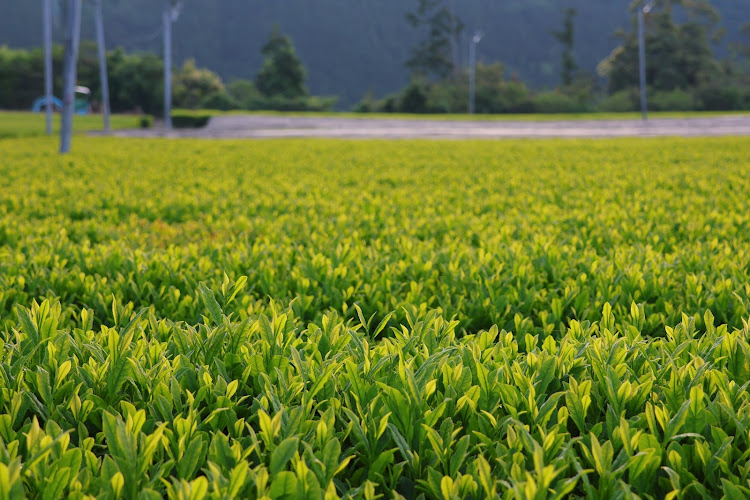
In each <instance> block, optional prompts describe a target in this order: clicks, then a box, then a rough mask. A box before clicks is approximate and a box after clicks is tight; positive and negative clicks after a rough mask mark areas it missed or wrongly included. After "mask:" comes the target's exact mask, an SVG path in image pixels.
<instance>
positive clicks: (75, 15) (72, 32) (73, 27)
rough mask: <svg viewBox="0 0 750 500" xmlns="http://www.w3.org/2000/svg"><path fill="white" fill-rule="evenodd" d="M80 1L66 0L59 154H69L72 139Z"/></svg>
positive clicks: (79, 29)
mask: <svg viewBox="0 0 750 500" xmlns="http://www.w3.org/2000/svg"><path fill="white" fill-rule="evenodd" d="M81 4H82V0H67V2H66V14H65V62H64V70H63V110H62V125H61V126H60V153H63V154H65V153H69V152H70V144H71V142H72V138H73V113H74V112H75V91H76V90H75V88H76V65H77V63H78V44H79V41H80V36H81Z"/></svg>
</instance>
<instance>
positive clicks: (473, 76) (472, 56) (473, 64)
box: [469, 31, 484, 115]
mask: <svg viewBox="0 0 750 500" xmlns="http://www.w3.org/2000/svg"><path fill="white" fill-rule="evenodd" d="M483 36H484V34H483V33H482V32H481V31H477V32H476V33H475V34H474V38H472V39H471V42H470V44H469V65H470V68H469V114H470V115H473V114H474V110H475V107H476V83H477V82H476V80H477V44H478V43H479V42H481V41H482V37H483Z"/></svg>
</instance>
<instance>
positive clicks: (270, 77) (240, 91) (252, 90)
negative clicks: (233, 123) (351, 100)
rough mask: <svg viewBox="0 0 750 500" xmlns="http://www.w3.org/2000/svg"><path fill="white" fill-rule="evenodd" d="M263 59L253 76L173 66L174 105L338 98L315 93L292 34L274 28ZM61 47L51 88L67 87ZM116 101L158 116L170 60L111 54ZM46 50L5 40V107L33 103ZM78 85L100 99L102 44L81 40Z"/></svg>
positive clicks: (0, 103)
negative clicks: (230, 77)
mask: <svg viewBox="0 0 750 500" xmlns="http://www.w3.org/2000/svg"><path fill="white" fill-rule="evenodd" d="M262 52H263V56H264V60H265V62H264V65H263V67H262V68H261V70H260V72H259V73H258V75H257V77H256V79H255V81H250V80H233V81H232V82H230V83H228V84H225V83H224V82H223V81H222V79H221V78H220V77H219V75H217V74H216V73H214V72H212V71H210V70H208V69H205V68H198V67H197V66H196V64H195V62H194V61H192V60H188V61H186V62H185V63H184V64H183V66H182V67H181V68H178V69H176V70H175V71H174V72H173V77H172V87H173V104H174V106H175V107H177V108H187V109H198V108H206V109H221V110H232V109H246V110H280V111H308V110H327V109H330V108H331V107H333V105H334V104H335V102H336V99H335V98H321V97H315V96H310V94H309V92H308V89H307V85H306V83H305V80H306V77H307V73H306V71H305V68H304V66H303V65H302V62H301V61H300V59H299V57H298V56H297V54H296V51H295V49H294V45H293V44H292V41H291V40H290V39H289V37H287V36H285V35H283V34H281V33H280V32H279V30H278V29H275V30H274V32H273V34H272V35H271V37H270V39H269V41H268V43H266V45H265V46H264V47H263V51H262ZM63 58H64V51H63V48H62V46H55V47H53V74H54V80H53V93H54V94H55V95H57V96H60V95H61V93H62V85H63V82H62V66H63ZM107 68H108V70H109V87H110V106H111V108H112V111H113V112H116V113H123V112H139V113H146V114H150V115H155V116H159V115H161V114H162V113H163V108H164V62H163V60H162V59H161V58H160V57H159V56H157V55H155V54H152V53H147V52H146V53H136V54H127V53H126V52H125V51H124V50H123V49H121V48H118V49H115V50H112V51H110V52H108V53H107ZM43 84H44V52H43V50H42V49H41V48H40V49H32V50H22V49H9V48H7V47H0V109H29V108H30V107H31V104H32V103H33V102H34V100H35V99H37V98H38V97H40V96H42V95H43V93H44V85H43ZM78 84H79V85H82V86H85V87H89V88H90V89H91V91H92V99H93V101H94V105H95V106H98V103H99V102H101V85H100V79H99V63H98V59H97V46H96V44H95V43H93V42H87V41H85V42H82V43H81V46H80V51H79V60H78Z"/></svg>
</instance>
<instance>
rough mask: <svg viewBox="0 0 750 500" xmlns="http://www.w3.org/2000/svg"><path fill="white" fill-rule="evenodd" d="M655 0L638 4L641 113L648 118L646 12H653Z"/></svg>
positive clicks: (644, 119) (645, 119) (644, 118)
mask: <svg viewBox="0 0 750 500" xmlns="http://www.w3.org/2000/svg"><path fill="white" fill-rule="evenodd" d="M653 6H654V2H653V0H650V1H648V2H644V4H643V5H642V6H641V5H639V6H638V71H639V73H640V86H641V115H642V116H643V121H647V120H648V97H647V96H646V92H647V89H646V14H648V13H649V12H651V9H652V8H653Z"/></svg>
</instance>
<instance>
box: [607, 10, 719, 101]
mask: <svg viewBox="0 0 750 500" xmlns="http://www.w3.org/2000/svg"><path fill="white" fill-rule="evenodd" d="M633 8H634V11H635V9H638V8H642V2H641V1H637V2H634V4H633ZM676 8H679V9H681V10H682V14H684V15H683V16H681V17H682V18H684V19H685V20H684V22H682V23H678V22H677V21H676V16H675V11H676ZM718 20H719V16H718V13H717V11H716V10H715V9H714V8H713V7H711V4H710V3H709V2H707V1H704V0H658V1H656V2H655V5H654V7H653V9H652V10H651V12H650V13H649V14H648V15H647V16H646V33H647V34H646V54H647V57H646V63H647V66H646V79H647V82H648V85H649V86H650V87H651V88H653V89H654V90H657V91H667V92H668V91H673V90H689V89H692V88H695V87H696V86H698V85H701V84H703V83H706V82H708V81H710V80H711V79H713V78H715V76H716V75H717V74H719V73H721V68H720V66H719V64H718V62H717V61H716V59H715V57H714V53H713V49H712V47H711V42H712V41H713V40H717V39H718V38H720V36H721V31H720V30H718V29H717V23H718ZM636 26H637V25H636V21H635V19H634V21H633V30H632V31H631V32H630V33H620V34H619V35H620V36H621V37H622V39H623V43H622V45H620V46H619V47H618V48H617V49H615V51H613V52H612V54H611V55H610V56H609V57H608V58H607V59H605V60H604V61H602V63H601V64H600V66H599V67H600V73H602V74H603V76H608V77H609V91H610V93H615V92H619V91H621V90H626V89H629V88H634V87H637V86H638V38H637V35H636Z"/></svg>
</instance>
